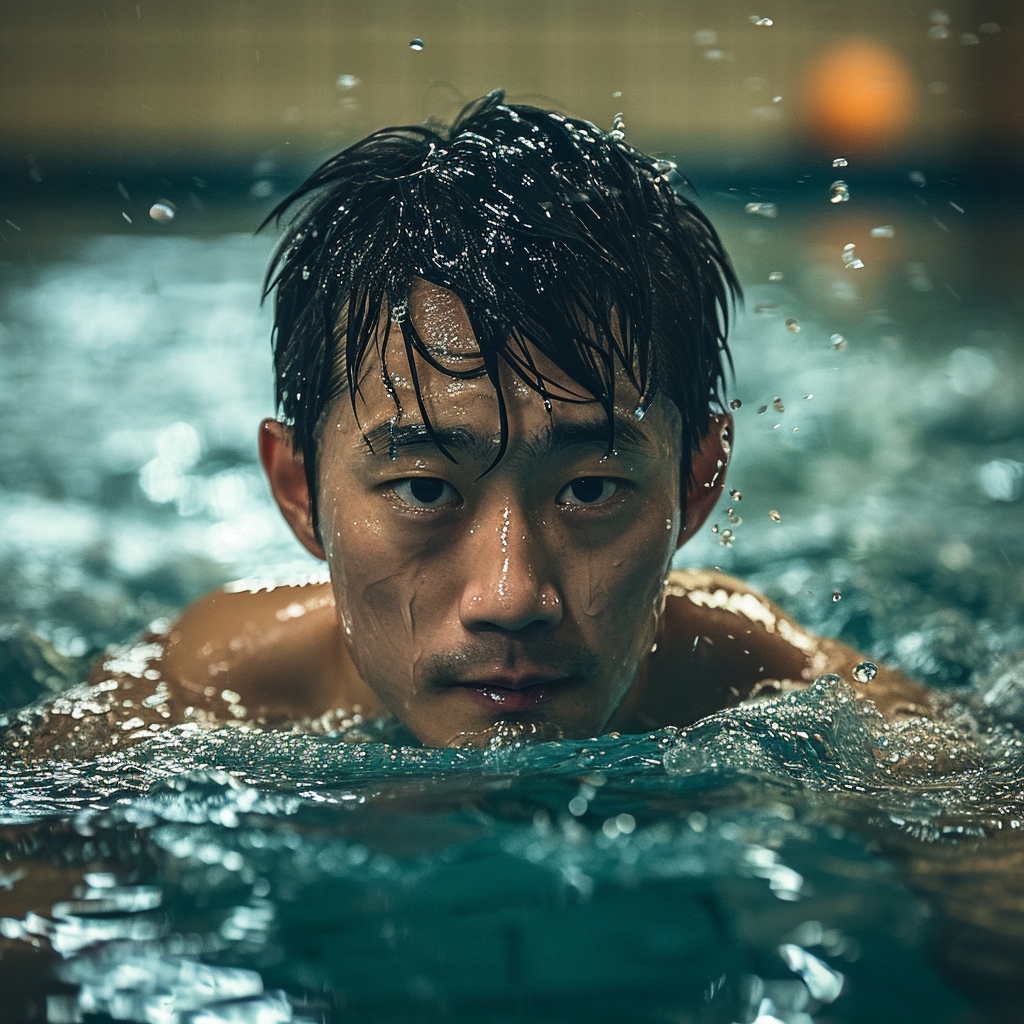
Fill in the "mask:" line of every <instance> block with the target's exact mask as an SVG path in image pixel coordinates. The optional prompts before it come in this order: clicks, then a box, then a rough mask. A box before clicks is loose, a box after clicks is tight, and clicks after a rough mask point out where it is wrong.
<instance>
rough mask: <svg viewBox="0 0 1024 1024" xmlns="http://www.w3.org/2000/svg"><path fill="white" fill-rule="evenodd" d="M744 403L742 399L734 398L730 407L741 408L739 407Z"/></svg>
mask: <svg viewBox="0 0 1024 1024" xmlns="http://www.w3.org/2000/svg"><path fill="white" fill-rule="evenodd" d="M742 404H743V403H742V402H741V401H740V400H739V399H738V398H734V399H733V400H732V401H731V402H730V403H729V408H730V409H738V408H739V407H740V406H741V405H742Z"/></svg>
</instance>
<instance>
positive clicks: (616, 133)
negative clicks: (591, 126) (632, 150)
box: [608, 112, 626, 142]
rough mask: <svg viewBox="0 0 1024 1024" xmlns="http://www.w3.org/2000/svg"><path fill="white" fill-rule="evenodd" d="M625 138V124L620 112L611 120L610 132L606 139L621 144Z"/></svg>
mask: <svg viewBox="0 0 1024 1024" xmlns="http://www.w3.org/2000/svg"><path fill="white" fill-rule="evenodd" d="M625 137H626V122H625V119H624V118H623V116H622V114H621V112H620V113H618V114H616V115H615V116H614V117H613V118H612V130H611V131H610V132H609V133H608V138H609V139H612V140H613V141H615V142H621V141H622V140H623V139H624V138H625Z"/></svg>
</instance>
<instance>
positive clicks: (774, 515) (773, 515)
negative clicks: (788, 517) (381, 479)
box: [768, 509, 782, 523]
mask: <svg viewBox="0 0 1024 1024" xmlns="http://www.w3.org/2000/svg"><path fill="white" fill-rule="evenodd" d="M768 518H769V519H770V520H771V521H772V522H773V523H781V522H782V516H780V515H779V513H778V512H777V511H776V510H775V509H771V510H770V511H769V513H768Z"/></svg>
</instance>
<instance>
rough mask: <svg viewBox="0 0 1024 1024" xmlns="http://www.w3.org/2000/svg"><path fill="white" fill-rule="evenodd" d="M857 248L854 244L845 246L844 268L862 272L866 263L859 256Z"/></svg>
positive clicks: (848, 243)
mask: <svg viewBox="0 0 1024 1024" xmlns="http://www.w3.org/2000/svg"><path fill="white" fill-rule="evenodd" d="M856 248H857V247H856V245H854V243H853V242H847V243H846V245H844V246H843V266H844V267H846V269H847V270H860V269H861V268H862V267H863V266H864V261H863V260H861V259H860V258H859V257H858V256H857V253H856V251H855V250H856Z"/></svg>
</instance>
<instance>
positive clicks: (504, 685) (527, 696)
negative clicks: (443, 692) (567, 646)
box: [451, 676, 572, 714]
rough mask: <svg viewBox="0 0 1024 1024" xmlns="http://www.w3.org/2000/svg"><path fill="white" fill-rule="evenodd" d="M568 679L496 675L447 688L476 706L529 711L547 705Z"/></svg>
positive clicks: (565, 685)
mask: <svg viewBox="0 0 1024 1024" xmlns="http://www.w3.org/2000/svg"><path fill="white" fill-rule="evenodd" d="M571 682H572V677H571V676H557V677H556V676H552V677H542V678H538V677H537V676H525V677H522V678H519V679H516V678H511V677H506V676H499V677H496V678H493V679H472V680H467V681H466V682H460V683H454V684H452V687H451V689H452V690H454V691H458V692H459V693H462V694H464V695H465V697H466V699H468V700H470V701H472V702H473V703H474V704H475V705H476V706H477V707H481V708H483V709H485V710H487V711H492V712H495V711H497V712H501V713H503V714H508V713H510V712H520V711H533V710H535V709H536V708H539V707H541V706H543V705H544V704H547V703H548V701H550V700H552V699H553V698H554V697H557V696H558V694H559V693H562V692H563V691H564V690H566V689H567V688H568V686H569V685H570V684H571Z"/></svg>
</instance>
